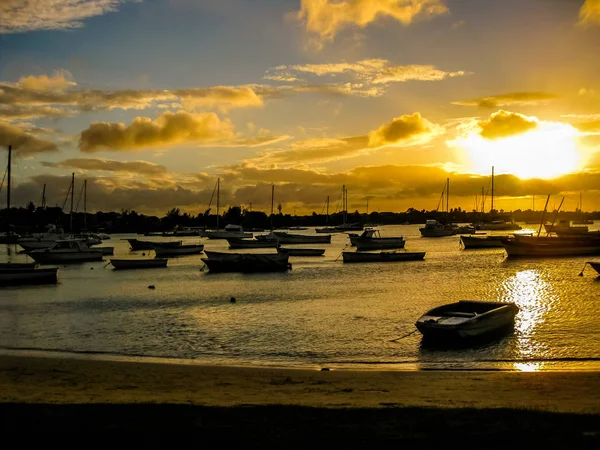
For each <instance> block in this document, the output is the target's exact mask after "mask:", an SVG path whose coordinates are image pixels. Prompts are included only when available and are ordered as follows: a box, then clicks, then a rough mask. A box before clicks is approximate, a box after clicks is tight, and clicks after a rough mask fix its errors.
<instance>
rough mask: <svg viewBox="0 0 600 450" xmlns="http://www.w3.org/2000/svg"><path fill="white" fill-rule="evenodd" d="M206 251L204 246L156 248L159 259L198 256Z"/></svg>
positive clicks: (187, 245) (188, 245)
mask: <svg viewBox="0 0 600 450" xmlns="http://www.w3.org/2000/svg"><path fill="white" fill-rule="evenodd" d="M203 251H204V244H186V245H180V246H178V247H155V249H154V252H155V253H156V256H157V257H158V258H161V257H164V256H185V255H198V254H200V253H202V252H203Z"/></svg>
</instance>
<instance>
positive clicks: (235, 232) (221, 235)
mask: <svg viewBox="0 0 600 450" xmlns="http://www.w3.org/2000/svg"><path fill="white" fill-rule="evenodd" d="M220 192H221V179H220V178H217V228H216V230H211V231H207V232H206V237H207V238H208V239H227V238H239V239H244V238H251V237H252V233H249V232H246V231H244V229H243V228H242V226H241V225H226V226H225V228H224V229H222V230H219V199H220Z"/></svg>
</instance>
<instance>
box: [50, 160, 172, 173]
mask: <svg viewBox="0 0 600 450" xmlns="http://www.w3.org/2000/svg"><path fill="white" fill-rule="evenodd" d="M41 164H42V166H45V167H55V168H63V169H81V170H101V171H105V172H129V173H134V174H135V173H138V174H145V175H161V174H165V173H166V172H167V168H166V167H165V166H161V165H159V164H153V163H149V162H146V161H113V160H108V159H94V158H73V159H67V160H65V161H60V162H57V163H52V162H42V163H41Z"/></svg>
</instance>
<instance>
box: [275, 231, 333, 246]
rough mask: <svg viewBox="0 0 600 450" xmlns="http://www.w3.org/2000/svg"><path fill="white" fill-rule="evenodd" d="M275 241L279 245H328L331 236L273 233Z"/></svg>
mask: <svg viewBox="0 0 600 450" xmlns="http://www.w3.org/2000/svg"><path fill="white" fill-rule="evenodd" d="M272 234H273V236H274V237H275V239H277V242H278V243H279V244H329V243H330V242H331V235H330V234H327V235H324V236H311V235H308V234H292V233H286V232H285V231H273V232H272Z"/></svg>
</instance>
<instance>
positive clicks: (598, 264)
mask: <svg viewBox="0 0 600 450" xmlns="http://www.w3.org/2000/svg"><path fill="white" fill-rule="evenodd" d="M588 264H589V265H590V266H591V267H592V269H594V270H595V271H596V272H597V273H598V275H600V262H594V261H588Z"/></svg>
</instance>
